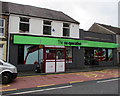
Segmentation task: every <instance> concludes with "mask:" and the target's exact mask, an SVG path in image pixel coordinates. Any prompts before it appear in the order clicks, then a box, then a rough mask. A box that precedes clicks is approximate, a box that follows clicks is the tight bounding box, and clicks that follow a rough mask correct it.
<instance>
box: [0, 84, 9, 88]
mask: <svg viewBox="0 0 120 96" xmlns="http://www.w3.org/2000/svg"><path fill="white" fill-rule="evenodd" d="M9 86H11V85H1V86H0V88H4V87H9Z"/></svg>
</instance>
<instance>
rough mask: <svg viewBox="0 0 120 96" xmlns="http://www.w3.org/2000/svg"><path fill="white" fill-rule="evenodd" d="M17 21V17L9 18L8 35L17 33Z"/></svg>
mask: <svg viewBox="0 0 120 96" xmlns="http://www.w3.org/2000/svg"><path fill="white" fill-rule="evenodd" d="M19 21H20V18H19V17H18V16H9V33H19Z"/></svg>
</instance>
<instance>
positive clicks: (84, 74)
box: [0, 66, 120, 93]
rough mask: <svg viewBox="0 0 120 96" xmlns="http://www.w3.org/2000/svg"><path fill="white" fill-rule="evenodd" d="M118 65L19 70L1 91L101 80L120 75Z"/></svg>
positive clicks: (1, 86) (2, 86)
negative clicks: (56, 70)
mask: <svg viewBox="0 0 120 96" xmlns="http://www.w3.org/2000/svg"><path fill="white" fill-rule="evenodd" d="M119 72H120V70H119V68H118V66H115V67H100V68H97V67H95V68H88V69H79V70H78V69H71V70H67V71H66V72H65V73H56V74H43V73H35V72H32V71H31V72H19V75H18V77H17V78H16V79H15V80H14V81H13V82H12V83H11V84H7V85H0V88H1V89H0V92H4V93H5V92H9V91H17V90H20V89H27V88H42V87H49V86H55V85H61V84H73V83H78V82H85V81H92V80H101V79H107V78H117V77H120V75H119V74H118V73H119Z"/></svg>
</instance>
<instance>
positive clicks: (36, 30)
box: [9, 15, 79, 38]
mask: <svg viewBox="0 0 120 96" xmlns="http://www.w3.org/2000/svg"><path fill="white" fill-rule="evenodd" d="M19 17H20V16H19V15H11V16H10V18H9V32H10V33H19V22H20V18H19ZM21 17H22V16H21ZM28 18H30V20H29V23H30V24H29V25H30V27H29V28H30V29H29V33H22V34H31V35H43V20H44V19H40V18H33V17H28ZM50 21H52V23H51V26H52V28H51V35H45V36H54V37H63V22H62V21H54V20H50ZM68 23H69V22H68ZM53 29H54V31H53ZM20 34H21V33H20ZM69 37H71V38H79V25H78V24H74V23H70V36H69Z"/></svg>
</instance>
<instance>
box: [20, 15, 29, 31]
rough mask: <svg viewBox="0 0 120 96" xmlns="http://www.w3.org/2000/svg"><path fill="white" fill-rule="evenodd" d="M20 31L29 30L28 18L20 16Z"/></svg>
mask: <svg viewBox="0 0 120 96" xmlns="http://www.w3.org/2000/svg"><path fill="white" fill-rule="evenodd" d="M19 30H20V32H24V33H25V32H29V18H25V17H20V28H19Z"/></svg>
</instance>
